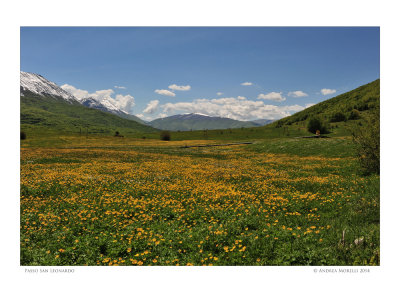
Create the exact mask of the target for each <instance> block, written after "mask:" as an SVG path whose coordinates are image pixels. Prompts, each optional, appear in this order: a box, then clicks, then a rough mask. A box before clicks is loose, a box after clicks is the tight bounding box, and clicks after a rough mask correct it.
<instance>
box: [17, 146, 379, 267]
mask: <svg viewBox="0 0 400 300" xmlns="http://www.w3.org/2000/svg"><path fill="white" fill-rule="evenodd" d="M302 142H303V143H310V142H314V141H302ZM138 143H139V142H138ZM193 143H195V141H193V142H192V144H193ZM198 143H201V141H199V142H198ZM181 145H183V144H182V142H164V143H161V142H160V141H154V142H151V141H146V143H145V142H142V144H140V145H139V144H137V143H136V144H135V143H133V144H132V146H128V145H120V146H114V147H112V146H107V147H106V146H101V145H98V146H96V147H94V146H93V147H92V146H91V147H84V146H80V147H72V148H70V149H66V148H24V147H22V148H21V202H20V205H21V229H20V230H21V231H20V232H21V265H107V266H108V265H377V264H379V177H378V176H369V177H361V176H359V175H358V174H357V172H356V171H355V169H356V166H357V162H356V160H355V159H354V158H352V157H334V156H332V155H327V156H324V155H323V153H322V154H321V155H319V156H315V155H312V156H309V155H302V156H299V155H296V154H293V153H281V154H277V153H266V152H264V151H258V150H259V148H255V147H254V145H249V146H244V145H242V146H229V147H210V148H188V149H185V148H183V149H181V148H179V146H181ZM257 149H258V150H257ZM283 152H284V151H283Z"/></svg>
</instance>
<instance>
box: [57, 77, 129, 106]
mask: <svg viewBox="0 0 400 300" xmlns="http://www.w3.org/2000/svg"><path fill="white" fill-rule="evenodd" d="M61 88H62V89H64V90H66V91H67V92H69V93H71V94H72V95H73V96H75V98H77V99H78V100H82V99H83V98H93V99H95V100H97V101H99V102H100V103H101V104H103V105H104V106H106V107H107V108H109V109H120V110H122V111H124V112H126V113H131V110H132V108H133V107H134V106H135V98H134V97H133V96H131V95H120V94H117V95H115V97H112V96H111V95H112V94H114V91H113V90H112V89H107V90H98V91H95V92H94V93H89V92H88V91H86V90H81V89H78V88H76V87H74V86H72V85H69V84H64V85H62V86H61Z"/></svg>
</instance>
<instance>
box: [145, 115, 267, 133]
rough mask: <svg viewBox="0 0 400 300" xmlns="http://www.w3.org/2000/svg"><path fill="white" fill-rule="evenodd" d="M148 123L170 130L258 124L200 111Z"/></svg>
mask: <svg viewBox="0 0 400 300" xmlns="http://www.w3.org/2000/svg"><path fill="white" fill-rule="evenodd" d="M148 124H149V125H151V126H153V127H154V128H158V129H162V130H171V131H178V130H181V131H190V130H213V129H229V128H242V127H243V128H247V127H256V126H260V125H259V124H257V123H255V122H252V121H239V120H234V119H231V118H225V117H213V116H208V115H205V114H200V113H187V114H178V115H173V116H169V117H164V118H158V119H155V120H152V121H150V122H148Z"/></svg>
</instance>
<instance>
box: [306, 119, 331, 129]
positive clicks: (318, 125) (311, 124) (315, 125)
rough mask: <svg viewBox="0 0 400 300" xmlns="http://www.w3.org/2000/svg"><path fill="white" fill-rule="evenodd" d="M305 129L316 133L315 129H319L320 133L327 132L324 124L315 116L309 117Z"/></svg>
mask: <svg viewBox="0 0 400 300" xmlns="http://www.w3.org/2000/svg"><path fill="white" fill-rule="evenodd" d="M307 129H308V131H309V132H311V133H316V132H317V130H319V131H320V133H328V130H327V128H326V125H325V124H324V123H323V122H322V121H321V120H320V119H319V118H316V117H312V118H310V120H309V121H308V124H307Z"/></svg>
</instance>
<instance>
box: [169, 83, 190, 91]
mask: <svg viewBox="0 0 400 300" xmlns="http://www.w3.org/2000/svg"><path fill="white" fill-rule="evenodd" d="M168 88H169V89H171V90H176V91H189V90H190V88H191V87H190V85H176V84H171V85H170V86H169V87H168Z"/></svg>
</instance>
